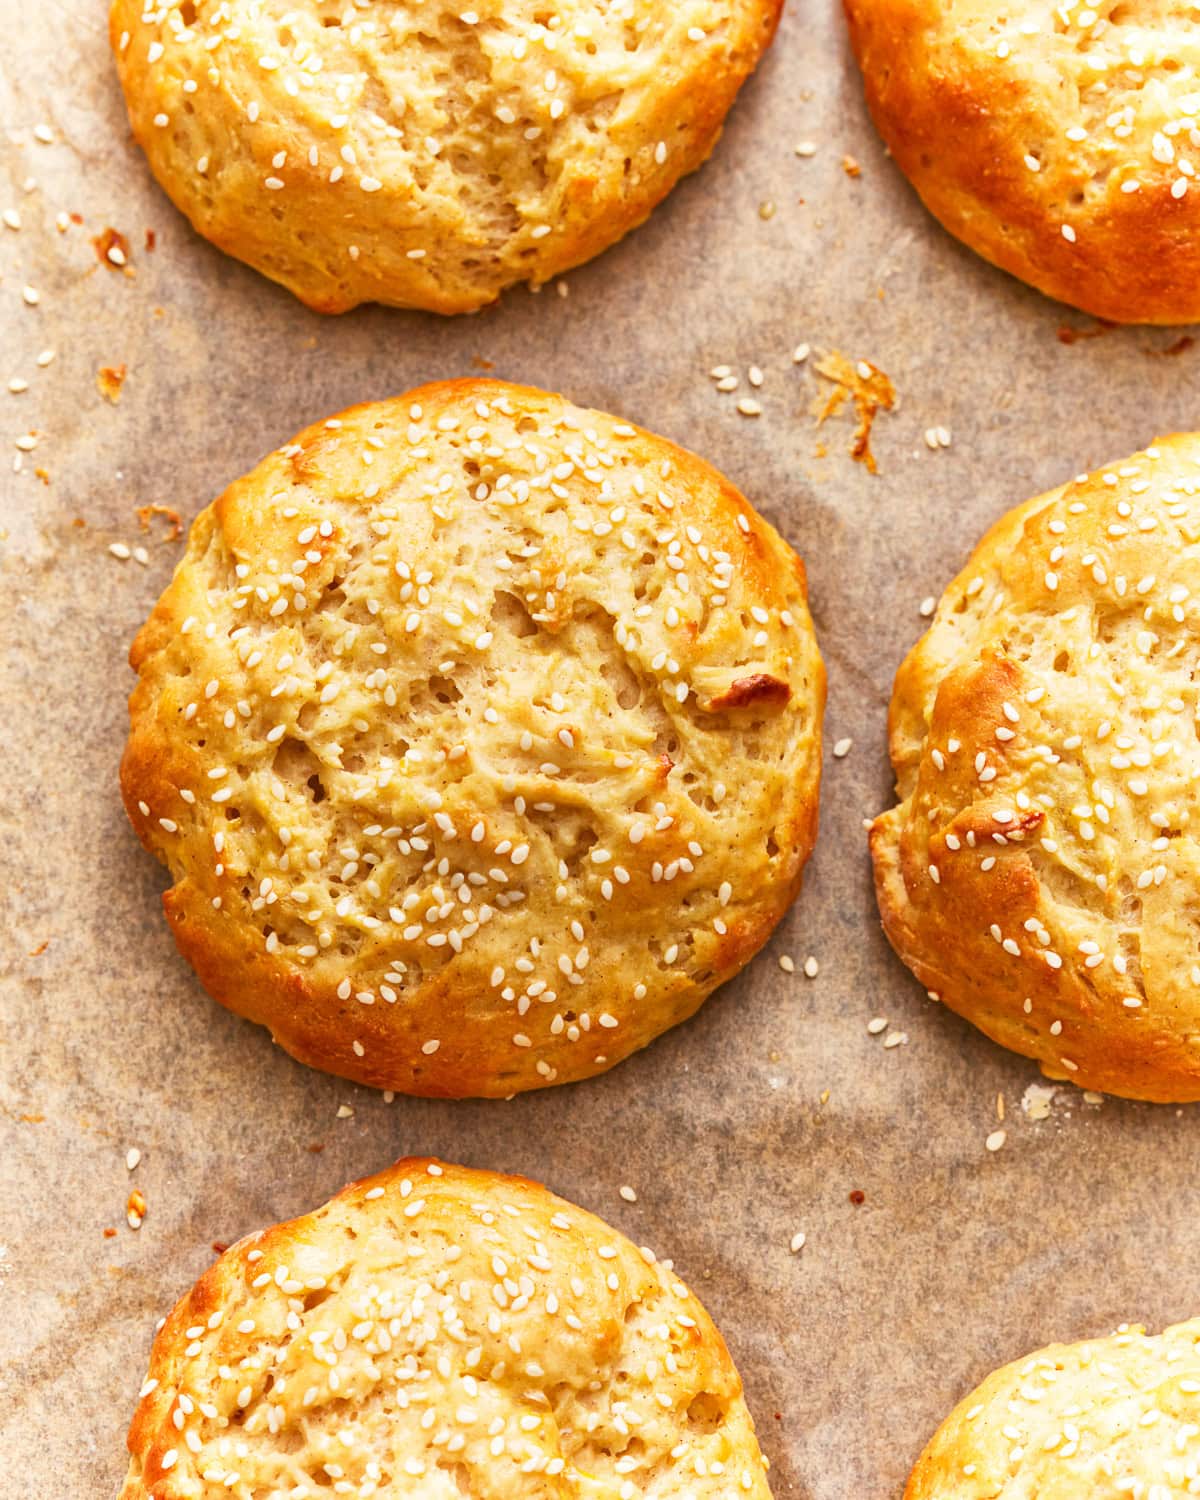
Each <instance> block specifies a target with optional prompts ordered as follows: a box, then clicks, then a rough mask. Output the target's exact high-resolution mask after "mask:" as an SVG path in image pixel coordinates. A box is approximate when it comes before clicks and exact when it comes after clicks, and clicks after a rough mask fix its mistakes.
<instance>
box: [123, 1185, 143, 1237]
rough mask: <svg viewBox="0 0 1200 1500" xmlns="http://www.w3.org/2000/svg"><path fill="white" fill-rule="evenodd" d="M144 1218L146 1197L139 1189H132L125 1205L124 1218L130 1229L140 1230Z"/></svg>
mask: <svg viewBox="0 0 1200 1500" xmlns="http://www.w3.org/2000/svg"><path fill="white" fill-rule="evenodd" d="M145 1217H146V1195H145V1193H143V1192H142V1190H141V1189H140V1188H134V1190H133V1192H132V1193H130V1195H129V1197H128V1199H127V1200H126V1203H125V1218H126V1220H127V1221H128V1223H129V1227H130V1229H140V1228H141V1226H142V1220H143V1219H144V1218H145Z"/></svg>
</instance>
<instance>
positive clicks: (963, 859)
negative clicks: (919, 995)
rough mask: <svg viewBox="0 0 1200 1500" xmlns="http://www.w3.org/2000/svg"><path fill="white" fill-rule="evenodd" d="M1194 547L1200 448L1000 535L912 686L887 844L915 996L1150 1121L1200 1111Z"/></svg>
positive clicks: (888, 911) (903, 706) (914, 669)
mask: <svg viewBox="0 0 1200 1500" xmlns="http://www.w3.org/2000/svg"><path fill="white" fill-rule="evenodd" d="M1197 538H1200V436H1187V437H1172V438H1165V439H1162V440H1160V441H1159V442H1158V444H1157V445H1156V446H1155V447H1153V448H1149V449H1147V450H1146V451H1145V452H1144V453H1139V454H1137V455H1135V456H1134V457H1133V458H1130V459H1128V460H1126V461H1125V462H1123V463H1118V464H1111V465H1109V466H1107V467H1106V468H1104V469H1101V470H1098V471H1097V472H1096V473H1095V474H1092V475H1084V476H1082V477H1080V478H1079V479H1076V480H1074V481H1073V482H1072V483H1070V484H1066V485H1064V486H1062V488H1061V489H1057V490H1052V491H1051V492H1050V493H1049V494H1047V495H1041V496H1039V497H1038V498H1037V499H1035V500H1031V501H1029V502H1028V503H1027V504H1025V505H1022V506H1020V507H1019V508H1018V509H1016V510H1014V511H1013V512H1011V514H1009V515H1007V516H1005V517H1004V518H1003V520H1001V521H1000V522H998V523H997V524H996V525H995V526H994V527H993V528H992V529H991V531H989V532H988V534H987V535H986V536H985V537H984V539H983V541H982V542H981V543H980V544H979V546H978V547H977V548H976V550H975V552H974V554H973V555H972V557H971V560H970V561H969V562H968V563H967V566H966V567H965V568H964V569H963V571H962V572H961V573H960V574H959V576H958V577H957V578H956V579H955V581H954V582H953V583H952V584H951V585H950V588H949V589H948V590H947V592H946V594H945V595H944V596H943V598H942V601H941V604H940V606H939V608H938V612H937V615H936V617H935V619H934V622H933V625H932V627H931V628H930V630H929V632H928V634H927V635H925V636H924V638H923V639H922V640H921V641H919V642H918V644H917V645H916V647H915V648H914V649H913V651H912V652H911V654H910V655H909V657H908V659H907V660H906V661H905V662H904V664H903V666H902V667H901V668H900V671H899V673H898V674H897V677H896V685H895V690H894V694H893V698H892V706H891V718H890V725H889V727H890V733H891V756H892V764H893V766H894V768H895V771H896V779H897V785H898V794H899V796H900V797H901V798H902V801H901V802H900V804H899V806H897V807H894V808H893V809H892V810H891V811H890V812H887V813H885V814H884V815H883V816H882V817H880V818H878V819H877V820H876V822H875V824H874V826H873V829H872V832H871V851H872V854H873V856H874V860H875V880H876V888H877V892H878V896H879V906H880V911H881V912H882V914H883V923H884V927H885V928H886V930H887V934H888V937H889V938H890V939H891V942H892V945H893V947H894V948H895V949H896V951H897V953H899V955H900V957H901V958H902V959H903V960H904V962H905V963H906V964H908V966H909V967H910V968H911V969H912V970H913V971H914V973H915V974H916V975H917V976H918V978H919V979H920V980H921V983H922V984H924V985H925V986H926V987H927V988H928V989H929V990H930V991H931V992H933V993H934V995H935V997H936V998H938V999H941V1000H943V1001H945V1003H946V1004H947V1005H949V1006H950V1007H951V1008H952V1009H953V1010H956V1011H958V1012H959V1013H960V1014H961V1015H964V1016H966V1017H967V1018H968V1019H969V1020H971V1021H973V1022H974V1023H975V1025H977V1026H979V1027H980V1028H981V1029H982V1030H983V1031H985V1032H987V1034H988V1035H989V1036H990V1037H993V1038H994V1039H995V1040H996V1041H998V1042H1001V1043H1003V1044H1004V1045H1005V1046H1006V1047H1011V1048H1013V1049H1014V1050H1015V1051H1017V1052H1023V1053H1025V1055H1026V1056H1028V1057H1034V1058H1036V1059H1037V1060H1038V1061H1039V1062H1040V1063H1041V1065H1042V1070H1043V1072H1045V1073H1046V1074H1048V1075H1049V1076H1050V1077H1051V1078H1055V1079H1068V1080H1070V1081H1071V1082H1072V1083H1077V1084H1079V1085H1080V1086H1081V1087H1083V1088H1090V1089H1101V1090H1104V1091H1106V1092H1108V1093H1113V1094H1124V1095H1126V1096H1128V1097H1131V1098H1136V1099H1159V1100H1178V1101H1183V1100H1194V1099H1200V945H1198V941H1197V931H1198V929H1197V916H1198V913H1200V897H1198V895H1197V892H1198V890H1200V842H1198V835H1200V792H1198V790H1197V788H1198V786H1200V781H1198V775H1200V743H1198V738H1197V736H1198V707H1200V699H1198V690H1200V685H1198V683H1197V679H1196V668H1195V642H1196V634H1197V628H1198V625H1200V545H1198V544H1197ZM1193 818H1194V819H1196V822H1195V823H1193V821H1192V820H1193Z"/></svg>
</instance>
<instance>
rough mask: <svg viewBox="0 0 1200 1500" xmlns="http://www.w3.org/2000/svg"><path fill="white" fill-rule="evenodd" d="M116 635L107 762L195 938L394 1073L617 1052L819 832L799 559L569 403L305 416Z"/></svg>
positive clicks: (705, 472)
mask: <svg viewBox="0 0 1200 1500" xmlns="http://www.w3.org/2000/svg"><path fill="white" fill-rule="evenodd" d="M131 660H132V662H133V665H134V666H135V667H136V668H137V670H138V672H139V682H138V684H137V687H136V689H135V691H134V693H133V696H132V699H131V703H130V712H131V730H130V738H129V742H128V746H127V748H126V753H125V758H124V761H123V764H122V787H123V790H124V795H125V802H126V807H127V809H128V812H129V815H130V818H131V819H132V821H133V823H134V826H135V828H136V829H137V832H138V834H139V836H140V837H141V839H142V841H143V843H144V844H145V845H146V846H147V847H148V848H150V849H152V850H153V851H154V852H155V853H156V854H158V855H159V857H160V858H162V859H163V860H164V861H165V862H166V864H167V865H168V866H169V867H170V870H171V874H172V876H173V879H174V884H173V886H172V888H171V889H170V890H169V891H168V892H167V894H166V896H165V897H164V904H165V907H166V911H167V915H168V918H169V919H170V922H171V925H172V927H173V929H174V933H175V937H176V940H177V942H178V944H179V947H180V949H181V950H182V951H183V953H184V954H185V955H186V956H187V958H188V959H189V960H190V961H191V962H192V964H193V965H194V966H195V967H196V969H197V971H198V972H199V975H200V977H201V979H202V980H203V982H204V983H205V985H206V986H207V987H208V988H209V989H210V991H211V992H212V993H213V994H214V995H215V996H216V997H217V999H219V1000H221V1001H222V1002H223V1003H224V1004H226V1005H228V1006H230V1007H231V1008H232V1009H234V1010H236V1011H238V1012H239V1013H241V1014H243V1015H247V1016H250V1017H251V1018H253V1019H255V1020H258V1021H260V1022H262V1023H264V1024H266V1025H268V1026H269V1027H270V1028H271V1030H272V1031H273V1033H274V1035H275V1037H276V1039H277V1040H278V1041H279V1042H280V1043H281V1044H282V1045H283V1046H284V1047H286V1048H287V1050H288V1051H290V1052H291V1053H293V1054H294V1055H295V1056H297V1057H299V1058H301V1059H302V1060H304V1061H306V1062H309V1063H311V1064H313V1065H314V1066H317V1067H321V1068H325V1069H328V1070H329V1071H332V1072H335V1073H340V1074H342V1075H343V1076H346V1077H350V1078H355V1079H358V1080H360V1081H363V1082H366V1083H371V1084H374V1085H376V1086H378V1087H382V1088H393V1089H403V1090H406V1091H411V1092H416V1093H430V1094H450V1095H464V1094H492V1095H496V1094H499V1095H503V1094H510V1093H513V1092H514V1091H516V1090H520V1089H528V1088H536V1087H539V1086H541V1085H543V1084H548V1083H554V1082H565V1081H568V1080H571V1079H575V1078H582V1077H585V1076H587V1075H589V1074H593V1073H596V1072H601V1071H603V1070H604V1069H605V1068H607V1067H608V1066H610V1065H611V1064H613V1063H615V1062H617V1061H618V1060H619V1059H621V1058H623V1057H625V1056H626V1055H627V1054H628V1053H630V1052H632V1051H634V1050H635V1049H636V1048H639V1047H642V1046H644V1045H645V1044H646V1043H647V1042H648V1041H649V1040H650V1039H651V1038H652V1037H654V1036H656V1035H657V1034H658V1033H660V1032H662V1031H664V1030H665V1029H666V1028H667V1027H669V1026H671V1025H673V1024H674V1023H675V1022H677V1021H679V1020H681V1019H683V1018H684V1017H685V1016H687V1015H690V1014H691V1012H692V1011H693V1010H695V1009H696V1007H697V1006H698V1005H699V1004H700V1002H701V1000H702V999H703V998H704V997H705V996H706V995H707V994H708V993H709V992H710V991H711V990H712V989H714V988H715V987H716V986H717V985H718V984H720V983H721V982H722V981H723V980H725V979H727V978H729V977H730V976H731V975H732V974H733V973H735V972H736V971H737V970H738V969H739V968H740V967H741V966H742V965H743V964H745V963H746V962H747V961H748V959H749V958H750V957H751V955H752V954H753V953H754V952H756V950H757V949H758V948H759V947H760V946H761V944H762V943H763V942H764V941H765V940H766V938H767V936H768V934H769V933H770V931H771V929H772V927H773V926H774V924H775V922H776V921H777V920H778V918H779V917H780V916H781V915H782V913H783V912H784V910H785V909H786V907H787V905H788V904H789V902H790V901H791V899H792V897H793V896H794V894H795V892H796V890H797V888H798V885H799V880H800V873H801V869H802V866H803V864H804V861H805V859H806V857H807V855H808V853H809V851H810V850H811V847H812V842H813V838H814V835H815V827H816V811H817V788H818V778H819V771H820V725H821V711H822V705H823V699H824V673H823V669H822V665H821V660H820V657H819V654H818V652H817V647H816V643H815V639H814V636H813V632H812V624H811V620H810V618H809V614H808V609H807V606H806V603H805V583H804V571H803V568H802V566H801V563H800V561H799V559H798V558H797V557H796V555H795V553H794V552H792V550H791V549H790V548H789V547H788V546H787V544H786V543H785V542H783V541H782V540H781V538H780V537H779V536H778V534H777V533H776V532H775V531H774V530H773V529H772V528H771V526H770V525H768V524H767V522H766V521H764V520H763V519H762V517H761V516H759V515H757V514H756V513H755V511H754V510H753V509H752V508H751V506H750V505H749V504H748V503H747V501H746V500H745V499H744V498H743V497H742V496H741V495H740V494H739V493H738V492H737V491H736V490H735V489H734V488H733V487H732V485H730V484H729V483H728V482H727V481H726V480H724V479H722V477H721V476H720V475H719V474H718V473H717V472H716V471H715V470H714V469H712V468H710V467H709V465H708V464H706V463H703V462H702V461H701V460H700V459H698V458H696V457H694V456H693V455H692V454H690V453H687V452H685V451H684V450H682V449H680V448H677V447H675V446H674V444H672V443H669V442H666V441H665V440H664V439H662V438H658V437H654V436H652V435H651V434H649V433H646V432H643V431H641V430H640V429H638V428H635V427H632V426H630V425H628V424H626V423H623V422H620V421H618V420H617V419H615V418H613V417H609V416H605V415H604V414H603V413H601V412H595V411H584V410H580V409H579V408H577V407H573V406H571V405H570V404H569V403H568V402H566V401H565V400H563V399H562V398H561V397H560V396H552V395H548V394H546V393H544V392H541V391H535V390H530V389H528V388H525V387H519V386H511V385H505V384H502V383H500V382H496V381H452V382H448V383H446V384H443V385H432V386H426V387H424V388H422V389H421V390H417V391H413V392H411V393H409V394H408V395H407V396H403V397H399V398H397V399H395V400H392V401H385V402H380V403H378V404H376V405H369V406H360V407H356V408H354V409H352V410H350V411H347V412H344V413H342V415H341V416H340V417H337V418H333V419H331V420H329V421H328V422H323V423H318V424H317V425H315V426H313V427H310V428H309V429H308V430H307V431H306V432H303V433H301V434H300V436H299V437H298V438H296V439H295V441H294V442H292V443H289V444H288V445H286V446H285V447H283V448H281V449H279V450H278V451H277V452H275V453H273V454H271V456H270V457H269V458H267V459H265V460H264V461H263V462H262V463H261V464H260V465H259V466H258V468H256V469H255V470H254V471H253V472H252V473H251V474H249V475H248V476H247V477H246V478H244V479H241V480H239V481H238V482H237V483H236V484H233V485H231V486H230V488H229V489H228V490H227V491H226V492H225V494H224V495H222V496H221V498H220V499H219V500H217V501H216V502H215V503H214V504H213V505H212V506H210V507H209V508H208V509H207V510H206V511H204V512H203V513H202V514H201V515H200V516H199V517H198V518H197V520H196V523H195V525H194V526H193V528H192V532H191V537H190V540H189V544H188V550H187V554H186V556H185V558H184V559H183V561H182V562H181V563H180V565H179V567H178V569H177V570H176V573H175V577H174V579H173V581H172V583H171V585H170V586H169V588H168V589H167V590H166V592H165V593H164V594H163V596H162V598H161V599H160V601H159V603H158V605H157V607H156V608H155V610H154V613H153V615H152V616H151V618H150V620H149V621H148V623H147V624H146V625H145V626H144V627H143V629H142V631H141V632H140V634H139V635H138V638H137V640H136V642H135V643H134V647H133V651H132V657H131Z"/></svg>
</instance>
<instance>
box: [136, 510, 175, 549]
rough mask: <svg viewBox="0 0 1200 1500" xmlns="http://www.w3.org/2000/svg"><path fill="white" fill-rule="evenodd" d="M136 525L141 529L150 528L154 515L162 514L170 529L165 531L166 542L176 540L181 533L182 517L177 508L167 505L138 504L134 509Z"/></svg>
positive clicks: (146, 529) (147, 529)
mask: <svg viewBox="0 0 1200 1500" xmlns="http://www.w3.org/2000/svg"><path fill="white" fill-rule="evenodd" d="M136 515H137V518H138V525H139V526H140V527H141V528H142V530H143V531H149V530H150V522H151V521H152V520H153V518H154V517H155V516H162V518H163V520H164V521H166V522H168V523H169V525H170V527H171V529H170V531H169V532H168V533H167V541H168V542H177V541H178V540H179V538H180V537H181V536H182V535H183V518H182V517H181V516H180V514H179V512H178V511H177V510H174V509H173V508H172V507H171V506H169V505H139V506H138V508H137V511H136Z"/></svg>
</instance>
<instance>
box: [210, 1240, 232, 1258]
mask: <svg viewBox="0 0 1200 1500" xmlns="http://www.w3.org/2000/svg"><path fill="white" fill-rule="evenodd" d="M212 1247H213V1252H214V1254H216V1255H224V1254H225V1252H226V1250H228V1249H229V1242H228V1241H227V1240H213V1242H212Z"/></svg>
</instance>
